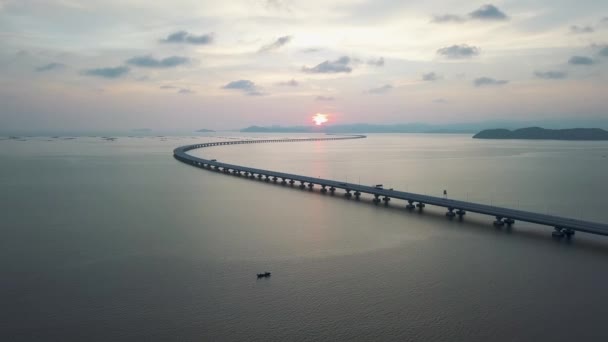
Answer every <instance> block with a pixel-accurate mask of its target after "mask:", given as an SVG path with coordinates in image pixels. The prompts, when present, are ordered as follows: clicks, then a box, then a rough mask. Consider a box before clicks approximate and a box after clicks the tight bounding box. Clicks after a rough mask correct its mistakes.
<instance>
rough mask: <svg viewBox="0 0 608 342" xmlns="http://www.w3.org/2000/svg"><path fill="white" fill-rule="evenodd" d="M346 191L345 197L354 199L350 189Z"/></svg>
mask: <svg viewBox="0 0 608 342" xmlns="http://www.w3.org/2000/svg"><path fill="white" fill-rule="evenodd" d="M344 191H346V192H345V193H344V197H346V198H351V197H352V195H353V194H351V193H350V190H349V189H344Z"/></svg>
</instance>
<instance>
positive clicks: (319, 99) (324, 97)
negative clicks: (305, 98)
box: [315, 95, 335, 101]
mask: <svg viewBox="0 0 608 342" xmlns="http://www.w3.org/2000/svg"><path fill="white" fill-rule="evenodd" d="M333 100H335V98H333V97H331V96H321V95H319V96H317V97H316V98H315V101H333Z"/></svg>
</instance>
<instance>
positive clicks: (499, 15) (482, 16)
mask: <svg viewBox="0 0 608 342" xmlns="http://www.w3.org/2000/svg"><path fill="white" fill-rule="evenodd" d="M469 17H470V18H471V19H478V20H507V19H509V17H508V16H507V15H506V14H505V13H504V12H503V11H501V10H499V9H498V7H496V6H494V5H491V4H487V5H483V6H481V7H479V8H478V9H476V10H474V11H473V12H471V13H469Z"/></svg>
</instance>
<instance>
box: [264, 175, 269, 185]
mask: <svg viewBox="0 0 608 342" xmlns="http://www.w3.org/2000/svg"><path fill="white" fill-rule="evenodd" d="M264 177H265V178H264V182H266V183H268V182H270V177H269V176H268V175H264Z"/></svg>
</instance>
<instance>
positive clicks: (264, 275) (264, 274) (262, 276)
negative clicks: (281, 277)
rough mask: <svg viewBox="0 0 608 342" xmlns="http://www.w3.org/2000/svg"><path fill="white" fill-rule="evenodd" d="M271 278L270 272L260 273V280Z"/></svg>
mask: <svg viewBox="0 0 608 342" xmlns="http://www.w3.org/2000/svg"><path fill="white" fill-rule="evenodd" d="M268 277H270V272H264V273H258V278H268Z"/></svg>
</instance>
